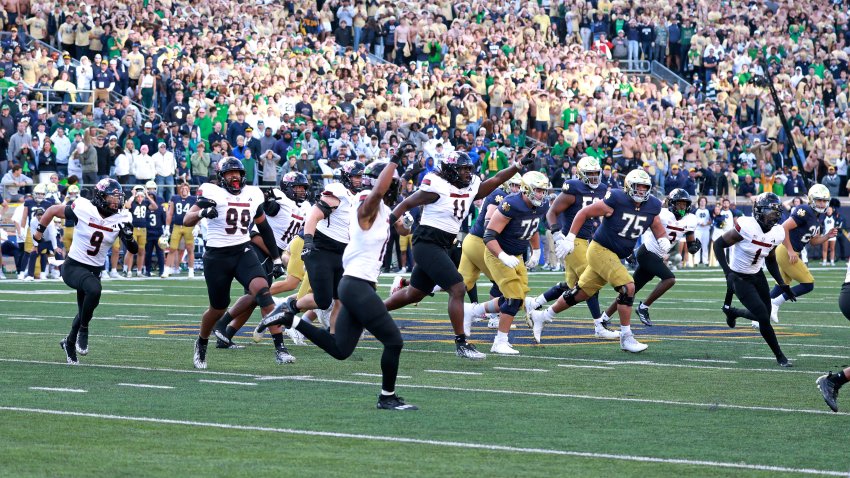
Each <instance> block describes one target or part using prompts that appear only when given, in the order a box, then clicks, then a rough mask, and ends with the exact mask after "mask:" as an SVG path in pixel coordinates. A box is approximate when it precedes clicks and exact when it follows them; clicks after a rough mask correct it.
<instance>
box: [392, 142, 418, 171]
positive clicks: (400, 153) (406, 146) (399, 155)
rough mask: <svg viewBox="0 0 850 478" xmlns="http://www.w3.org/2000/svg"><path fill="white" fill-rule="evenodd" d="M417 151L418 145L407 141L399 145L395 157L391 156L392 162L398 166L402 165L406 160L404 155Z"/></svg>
mask: <svg viewBox="0 0 850 478" xmlns="http://www.w3.org/2000/svg"><path fill="white" fill-rule="evenodd" d="M414 151H416V145H414V144H413V143H411V142H410V141H405V142H403V143H401V145H399V147H398V150H396V152H395V154H393V157H392V158H390V162H391V163H395V164H396V166H398V167H401V162H402V160H404V157H405V156H407V155H408V154H410V153H413V152H414Z"/></svg>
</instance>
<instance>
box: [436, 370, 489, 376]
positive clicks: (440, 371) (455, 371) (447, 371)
mask: <svg viewBox="0 0 850 478" xmlns="http://www.w3.org/2000/svg"><path fill="white" fill-rule="evenodd" d="M424 371H425V372H430V373H449V374H452V375H484V374H483V373H481V372H461V371H459V370H424Z"/></svg>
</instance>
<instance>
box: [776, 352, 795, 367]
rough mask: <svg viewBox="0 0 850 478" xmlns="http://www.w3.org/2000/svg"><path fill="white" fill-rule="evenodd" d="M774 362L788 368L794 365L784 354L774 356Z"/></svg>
mask: <svg viewBox="0 0 850 478" xmlns="http://www.w3.org/2000/svg"><path fill="white" fill-rule="evenodd" d="M776 363H778V364H779V366H780V367H784V368H790V367H793V366H794V364H793V363H791V361H790V360H788V357H786V356H785V355H784V354H783V355H780V356H779V357H776Z"/></svg>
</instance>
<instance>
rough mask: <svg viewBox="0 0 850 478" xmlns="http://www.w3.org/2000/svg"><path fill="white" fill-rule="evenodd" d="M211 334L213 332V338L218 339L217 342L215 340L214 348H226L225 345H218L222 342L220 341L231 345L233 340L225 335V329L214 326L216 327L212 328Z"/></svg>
mask: <svg viewBox="0 0 850 478" xmlns="http://www.w3.org/2000/svg"><path fill="white" fill-rule="evenodd" d="M213 334H215V338H217V339H218V342H216V346H215V348H217V349H226V348H227V347H220V346H219V344H220V343H222V342H223V343H224V344H225V345H232V344H233V340H231V339H230V337H228V336H227V334H226V333H225V331H224V330H223V329H219V328H218V327H216V328H214V329H213Z"/></svg>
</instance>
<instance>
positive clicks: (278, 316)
mask: <svg viewBox="0 0 850 478" xmlns="http://www.w3.org/2000/svg"><path fill="white" fill-rule="evenodd" d="M291 299H292V300H295V297H292V298H291ZM289 300H290V299H285V300H283V301H280V302H277V301H275V302H277V305H275V307H274V309H272V311H271V312H270V313H269V315H267V316H266V317H265V318H264V319H263V320H261V321H260V323H259V324H257V328H256V329H254V335H256V334H260V336H262V333H263V332H265V330H266V329H267V328H269V327H271V326H272V325H283V326H284V327H285V328H289V327H292V319H294V318H295V314H294V313H293V312H292V310H291V309H290V308H289Z"/></svg>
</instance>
